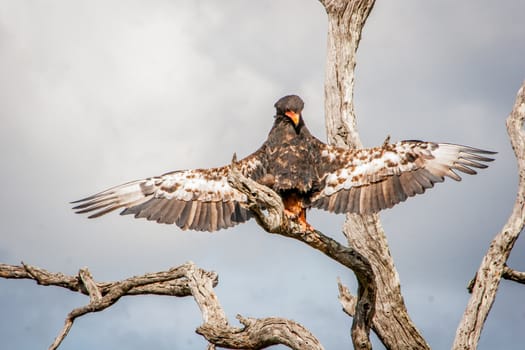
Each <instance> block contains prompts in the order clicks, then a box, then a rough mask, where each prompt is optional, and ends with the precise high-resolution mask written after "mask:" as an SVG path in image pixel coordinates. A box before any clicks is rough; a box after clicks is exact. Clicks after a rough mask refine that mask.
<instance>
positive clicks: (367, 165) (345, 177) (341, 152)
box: [312, 141, 495, 214]
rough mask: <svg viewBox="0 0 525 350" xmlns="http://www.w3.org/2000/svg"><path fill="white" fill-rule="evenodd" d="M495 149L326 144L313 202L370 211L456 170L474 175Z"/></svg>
mask: <svg viewBox="0 0 525 350" xmlns="http://www.w3.org/2000/svg"><path fill="white" fill-rule="evenodd" d="M494 153H495V152H490V151H485V150H481V149H478V148H472V147H468V146H461V145H454V144H449V143H433V142H423V141H400V142H398V143H396V144H385V145H383V146H382V147H376V148H370V149H349V150H346V149H342V148H338V147H333V146H329V145H325V148H324V149H323V150H322V151H321V158H322V159H321V160H320V161H319V169H320V170H319V173H320V176H321V177H322V178H323V185H322V188H321V189H320V191H319V192H318V193H317V194H316V195H314V197H313V198H312V206H313V207H317V208H320V209H325V210H328V211H332V212H335V213H348V212H351V213H359V214H370V213H375V212H378V211H379V210H382V209H385V208H391V207H392V206H394V205H395V204H397V203H399V202H402V201H404V200H406V199H407V198H408V197H412V196H414V195H416V194H421V193H423V192H425V190H426V189H428V188H431V187H433V186H434V184H435V183H437V182H442V181H443V180H444V179H445V177H450V178H451V179H454V180H456V181H460V180H461V177H460V176H459V175H458V174H457V173H456V171H460V172H463V173H466V174H470V175H473V174H476V171H475V170H474V169H475V168H478V169H483V168H486V167H487V165H486V164H484V162H490V161H492V160H493V159H492V158H487V157H485V155H489V154H494Z"/></svg>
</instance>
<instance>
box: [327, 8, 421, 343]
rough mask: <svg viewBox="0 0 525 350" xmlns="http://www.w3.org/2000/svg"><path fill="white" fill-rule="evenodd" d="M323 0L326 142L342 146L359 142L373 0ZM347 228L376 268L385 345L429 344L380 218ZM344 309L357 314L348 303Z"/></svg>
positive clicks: (377, 325) (360, 218)
mask: <svg viewBox="0 0 525 350" xmlns="http://www.w3.org/2000/svg"><path fill="white" fill-rule="evenodd" d="M321 3H322V4H323V5H324V6H325V8H326V12H327V14H328V49H327V60H326V78H325V79H326V80H325V118H326V128H327V134H328V141H329V142H330V143H332V144H334V145H337V146H342V147H361V141H360V139H359V134H358V132H357V127H356V117H355V113H354V104H353V94H354V75H355V65H356V52H357V48H358V46H359V41H360V39H361V32H362V29H363V26H364V24H365V22H366V19H367V18H368V15H369V13H370V11H371V9H372V7H373V5H374V0H351V1H349V0H332V1H329V0H321ZM343 231H344V233H345V235H346V237H347V239H348V243H349V244H350V245H351V246H352V247H353V248H354V249H356V250H357V251H359V252H360V253H361V254H363V255H364V256H365V257H366V258H367V259H368V260H369V261H370V263H371V264H372V267H373V268H374V272H375V275H376V282H377V290H378V293H377V297H376V314H375V317H374V319H373V329H374V330H375V332H376V333H377V335H378V336H379V338H380V339H381V341H382V342H383V344H384V345H385V346H386V347H387V348H388V349H429V346H428V344H427V343H426V341H425V340H424V339H423V337H422V336H421V335H420V333H419V332H418V330H417V329H416V327H415V326H414V324H413V322H412V321H411V319H410V317H409V316H408V313H407V310H406V307H405V304H404V301H403V297H402V295H401V287H400V284H399V277H398V274H397V271H396V269H395V267H394V262H393V260H392V258H391V256H390V251H389V249H388V244H387V240H386V237H385V233H384V231H383V228H382V226H381V223H380V221H379V217H378V216H377V215H368V216H365V215H348V216H347V219H346V222H345V224H344V229H343ZM346 297H348V296H346ZM343 299H344V297H343ZM346 311H347V312H349V313H351V314H353V311H352V310H350V309H348V308H346Z"/></svg>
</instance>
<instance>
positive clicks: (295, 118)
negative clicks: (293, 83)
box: [274, 95, 304, 127]
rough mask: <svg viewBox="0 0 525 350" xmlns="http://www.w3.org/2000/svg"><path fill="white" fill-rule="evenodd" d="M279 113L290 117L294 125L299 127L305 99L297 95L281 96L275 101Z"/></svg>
mask: <svg viewBox="0 0 525 350" xmlns="http://www.w3.org/2000/svg"><path fill="white" fill-rule="evenodd" d="M274 106H275V109H276V113H277V115H284V116H287V117H288V118H290V120H291V121H292V122H293V124H294V126H295V127H297V126H298V125H299V123H300V121H301V112H302V111H303V108H304V102H303V100H302V99H301V98H300V97H299V96H297V95H288V96H284V97H281V98H280V99H279V101H277V102H275V105H274Z"/></svg>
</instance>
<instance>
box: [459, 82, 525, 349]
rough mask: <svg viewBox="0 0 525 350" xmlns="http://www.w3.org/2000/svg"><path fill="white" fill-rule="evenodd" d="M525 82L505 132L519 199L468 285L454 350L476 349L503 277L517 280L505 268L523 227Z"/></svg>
mask: <svg viewBox="0 0 525 350" xmlns="http://www.w3.org/2000/svg"><path fill="white" fill-rule="evenodd" d="M524 121H525V82H524V83H523V85H522V86H521V89H520V90H519V92H518V96H517V97H516V103H515V104H514V108H513V110H512V112H511V113H510V115H509V117H508V118H507V132H508V134H509V137H510V141H511V144H512V148H513V149H514V153H515V154H516V158H517V161H518V173H519V184H518V195H517V198H516V202H515V204H514V208H513V210H512V214H511V215H510V217H509V219H508V221H507V223H506V224H505V226H504V227H503V229H502V230H501V232H500V233H498V234H497V235H496V237H494V239H493V240H492V242H491V244H490V246H489V249H488V252H487V254H486V255H485V257H484V258H483V260H482V262H481V265H480V267H479V270H478V272H477V274H476V277H475V278H474V281H473V283H471V287H470V289H471V292H472V296H471V297H470V300H469V302H468V305H467V308H466V309H465V313H464V314H463V318H462V320H461V323H460V324H459V327H458V329H457V331H456V339H455V340H454V345H453V349H454V350H466V349H475V348H476V347H477V345H478V340H479V337H480V335H481V330H482V329H483V325H484V323H485V320H486V319H487V316H488V314H489V311H490V309H491V307H492V304H493V303H494V299H495V298H496V293H497V291H498V287H499V282H500V280H501V278H502V277H506V278H509V279H512V280H515V281H516V280H517V281H518V282H522V283H523V281H522V280H520V279H519V276H520V273H517V272H515V273H511V272H512V270H511V269H509V268H507V266H506V265H505V264H506V262H507V259H508V257H509V254H510V252H511V250H512V247H513V246H514V242H516V240H517V239H518V236H519V234H520V232H521V230H523V226H524V225H525V131H524V130H523V124H524Z"/></svg>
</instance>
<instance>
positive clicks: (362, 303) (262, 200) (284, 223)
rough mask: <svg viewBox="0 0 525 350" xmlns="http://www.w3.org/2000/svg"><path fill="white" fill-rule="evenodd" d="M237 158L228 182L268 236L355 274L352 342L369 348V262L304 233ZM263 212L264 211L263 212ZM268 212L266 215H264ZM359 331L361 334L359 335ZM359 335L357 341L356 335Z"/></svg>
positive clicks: (371, 306)
mask: <svg viewBox="0 0 525 350" xmlns="http://www.w3.org/2000/svg"><path fill="white" fill-rule="evenodd" d="M235 162H236V157H235V155H234V157H233V160H232V165H231V169H230V172H229V175H228V182H229V183H230V185H231V186H232V187H233V188H236V189H237V190H239V191H241V192H242V193H244V194H246V196H247V197H248V203H249V204H248V208H249V209H250V210H251V211H252V212H253V213H254V215H255V219H256V220H257V222H258V223H259V225H261V227H263V228H264V229H265V230H266V231H267V232H270V233H276V234H280V235H282V236H285V237H290V238H294V239H297V240H299V241H301V242H303V243H306V244H308V245H309V246H311V247H313V248H315V249H317V250H319V251H321V252H323V253H324V254H326V255H327V256H329V257H330V258H332V259H334V260H335V261H337V262H339V263H341V264H342V265H344V266H346V267H348V268H349V269H351V270H352V271H354V273H355V275H356V277H357V280H358V284H359V287H358V298H357V306H356V309H355V310H356V311H355V316H354V320H353V323H352V339H353V342H354V346H356V345H355V344H359V345H358V346H356V348H363V346H364V348H368V347H370V346H371V345H370V339H369V334H370V326H371V322H372V318H373V315H374V310H375V298H376V292H377V287H376V282H375V277H374V272H373V270H372V266H371V265H370V263H369V262H368V260H367V259H366V258H365V257H363V256H362V255H361V254H360V253H359V252H358V251H356V250H355V249H353V248H352V247H345V246H343V245H342V244H340V243H339V242H337V241H336V240H334V239H332V238H330V237H328V236H326V235H324V234H323V233H322V232H320V231H317V230H308V229H307V230H306V231H303V229H302V227H301V225H300V224H299V223H297V222H295V221H293V220H290V219H289V218H288V217H287V216H286V215H285V214H284V205H283V203H282V200H281V197H279V195H278V194H277V193H275V192H274V191H273V190H271V189H270V188H268V187H266V186H264V185H260V184H258V183H257V182H255V181H253V180H251V179H249V178H247V177H244V176H243V175H242V174H241V172H240V171H239V170H238V169H237V168H236V166H235ZM262 208H264V210H263V209H262ZM265 212H266V214H265ZM356 330H361V331H360V332H356ZM358 334H359V335H360V336H359V337H357V336H356V335H358Z"/></svg>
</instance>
